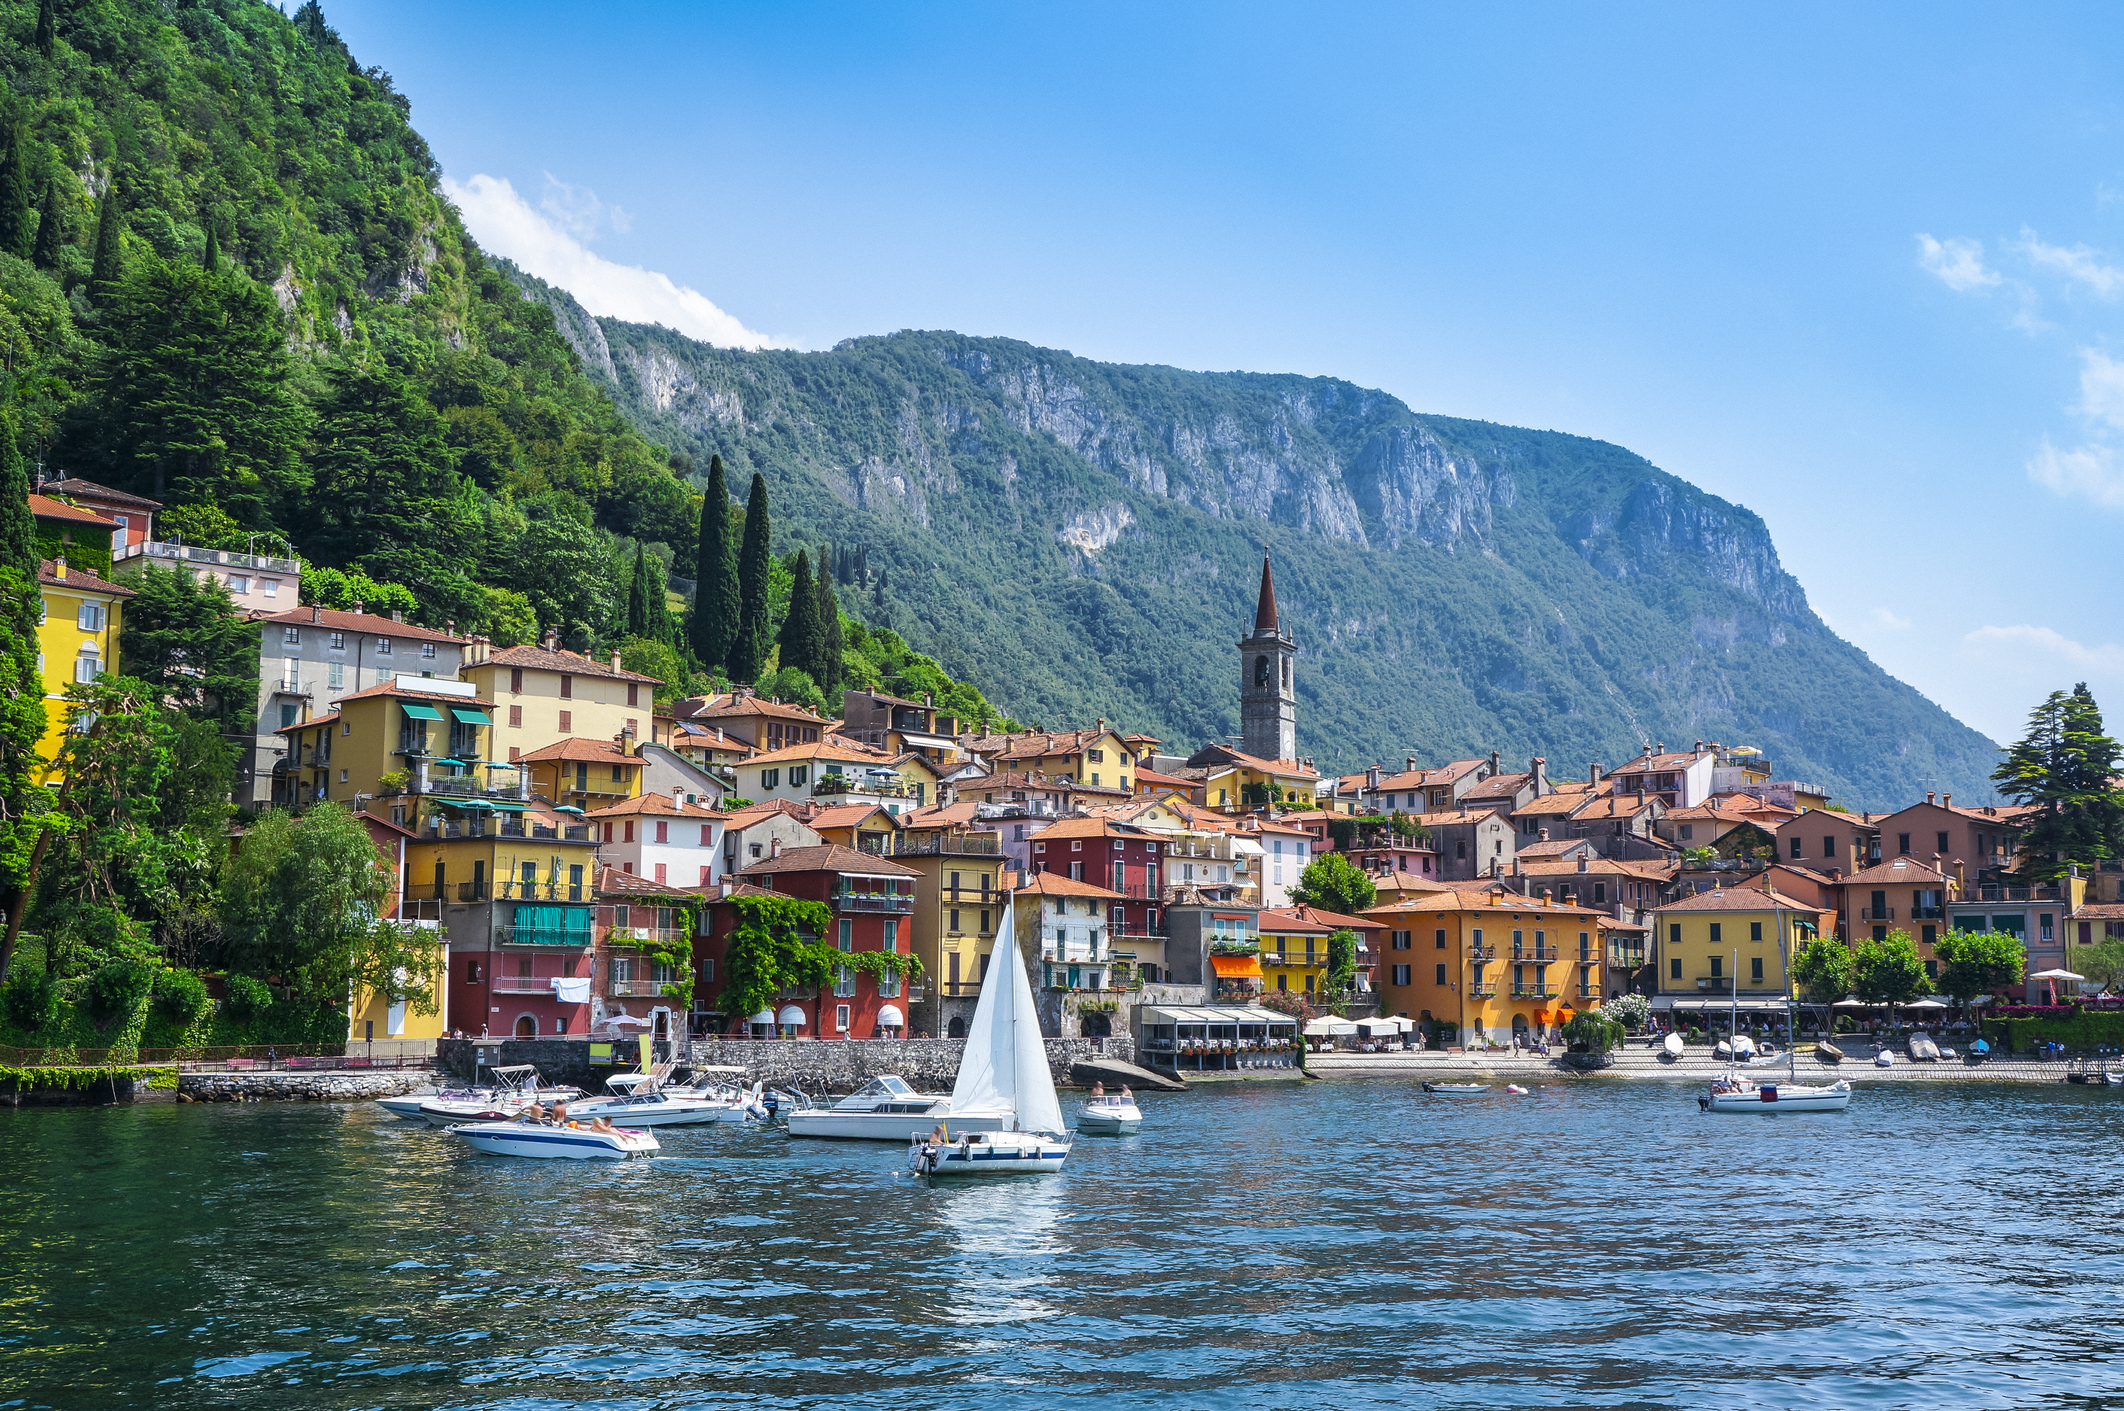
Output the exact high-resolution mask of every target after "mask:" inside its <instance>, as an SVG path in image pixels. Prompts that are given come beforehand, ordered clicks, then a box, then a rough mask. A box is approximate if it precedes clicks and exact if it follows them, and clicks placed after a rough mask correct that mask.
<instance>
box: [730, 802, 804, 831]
mask: <svg viewBox="0 0 2124 1411" xmlns="http://www.w3.org/2000/svg"><path fill="white" fill-rule="evenodd" d="M805 808H806V805H804V804H800V803H796V802H794V801H792V800H789V799H761V800H760V801H759V802H758V803H749V804H746V805H745V806H744V807H743V808H732V809H725V810H724V811H723V816H724V817H725V818H727V819H729V820H730V826H731V827H733V828H739V827H744V828H750V827H751V826H752V825H753V824H754V823H757V822H759V820H760V818H761V817H765V816H766V815H767V814H770V813H782V814H787V815H788V816H789V817H791V818H794V819H796V820H797V821H799V822H802V821H803V818H804V809H805ZM753 815H758V816H757V817H755V816H753ZM740 819H744V820H745V821H744V822H743V823H740V822H739V821H738V820H740Z"/></svg>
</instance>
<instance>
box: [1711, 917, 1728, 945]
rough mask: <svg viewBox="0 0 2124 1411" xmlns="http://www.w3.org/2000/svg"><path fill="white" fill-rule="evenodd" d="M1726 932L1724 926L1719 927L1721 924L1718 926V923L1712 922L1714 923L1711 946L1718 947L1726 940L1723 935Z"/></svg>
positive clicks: (1712, 925) (1712, 924)
mask: <svg viewBox="0 0 2124 1411" xmlns="http://www.w3.org/2000/svg"><path fill="white" fill-rule="evenodd" d="M1724 930H1725V928H1724V927H1723V926H1721V925H1719V924H1718V923H1717V922H1716V921H1714V922H1712V923H1711V944H1712V945H1714V946H1715V945H1717V944H1718V943H1719V942H1720V941H1721V940H1723V939H1724V935H1723V932H1724Z"/></svg>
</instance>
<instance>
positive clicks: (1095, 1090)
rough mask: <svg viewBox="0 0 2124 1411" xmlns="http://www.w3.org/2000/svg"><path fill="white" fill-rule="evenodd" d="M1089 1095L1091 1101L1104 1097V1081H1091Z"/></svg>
mask: <svg viewBox="0 0 2124 1411" xmlns="http://www.w3.org/2000/svg"><path fill="white" fill-rule="evenodd" d="M1091 1095H1092V1101H1093V1102H1097V1101H1099V1100H1100V1099H1101V1098H1104V1097H1105V1096H1106V1084H1104V1083H1093V1084H1092V1090H1091Z"/></svg>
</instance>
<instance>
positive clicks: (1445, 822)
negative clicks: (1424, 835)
mask: <svg viewBox="0 0 2124 1411" xmlns="http://www.w3.org/2000/svg"><path fill="white" fill-rule="evenodd" d="M1503 816H1504V811H1503V810H1502V809H1499V808H1496V807H1494V806H1493V807H1490V808H1475V807H1472V806H1471V807H1470V808H1469V809H1468V811H1467V812H1465V813H1463V812H1461V811H1460V810H1459V809H1457V808H1441V809H1436V810H1433V811H1432V812H1430V813H1412V814H1410V815H1409V817H1411V818H1413V819H1415V820H1416V821H1417V822H1418V823H1421V824H1422V825H1423V826H1424V827H1426V828H1450V827H1452V826H1453V825H1454V824H1455V823H1476V822H1480V821H1481V820H1482V819H1485V818H1502V817H1503Z"/></svg>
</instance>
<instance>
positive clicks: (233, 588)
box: [229, 573, 251, 595]
mask: <svg viewBox="0 0 2124 1411" xmlns="http://www.w3.org/2000/svg"><path fill="white" fill-rule="evenodd" d="M250 591H251V579H250V575H249V574H244V573H232V574H230V575H229V592H230V593H231V594H232V595H233V594H237V593H248V592H250Z"/></svg>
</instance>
